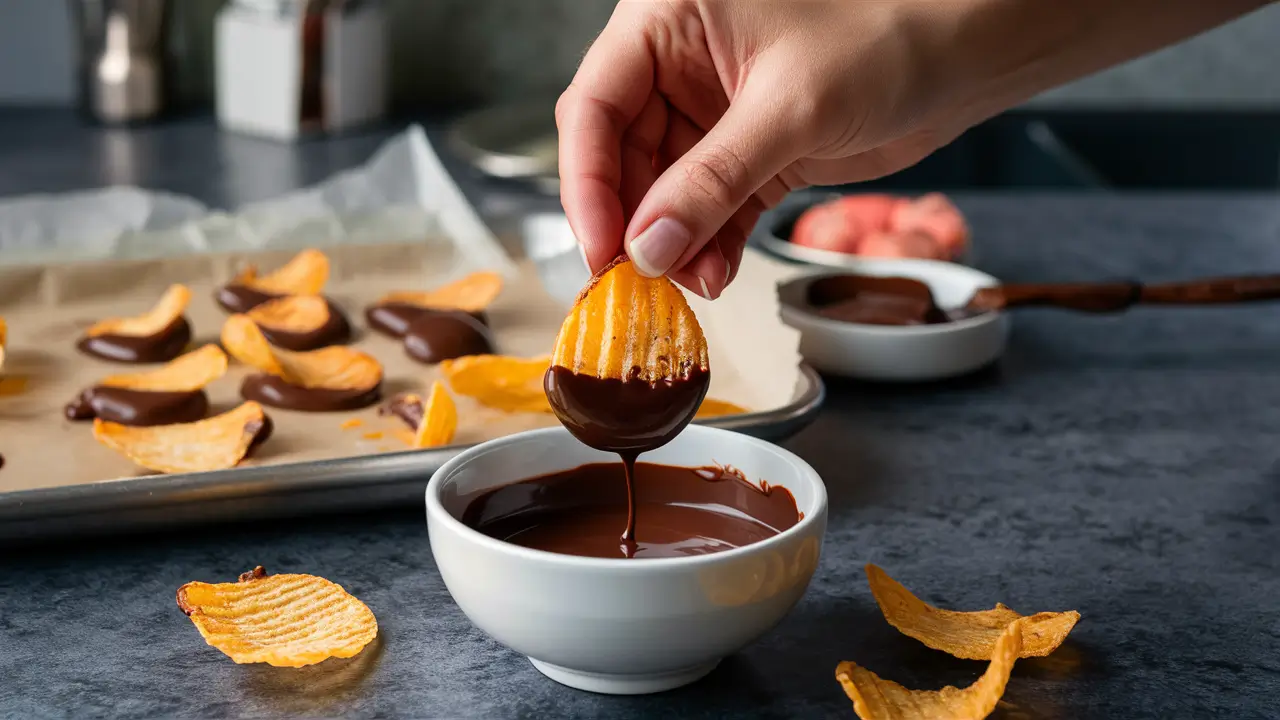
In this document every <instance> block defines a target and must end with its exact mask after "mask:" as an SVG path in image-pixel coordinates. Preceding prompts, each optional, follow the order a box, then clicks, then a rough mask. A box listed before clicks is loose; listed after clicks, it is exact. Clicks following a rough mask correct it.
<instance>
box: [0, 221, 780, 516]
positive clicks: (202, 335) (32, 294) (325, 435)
mask: <svg viewBox="0 0 1280 720" xmlns="http://www.w3.org/2000/svg"><path fill="white" fill-rule="evenodd" d="M327 254H328V255H329V257H330V262H331V275H330V281H329V284H328V286H327V287H326V290H325V292H326V294H327V295H329V296H330V297H331V298H332V299H333V300H334V301H335V302H336V303H337V304H338V305H339V306H340V307H342V308H343V310H344V311H346V313H347V315H348V317H349V318H350V319H351V320H352V322H353V325H354V326H355V327H356V328H357V333H358V335H357V339H356V341H355V342H354V343H353V344H354V345H355V346H356V347H358V348H360V349H362V350H365V351H366V352H369V353H370V354H372V355H373V356H374V357H376V358H378V359H379V360H380V361H381V362H382V363H383V365H384V368H385V380H384V387H383V391H384V395H385V396H386V397H391V396H392V395H395V394H396V393H400V392H410V391H418V392H421V391H424V390H426V389H427V388H428V387H429V386H430V383H431V381H432V380H434V379H437V378H438V377H439V371H438V369H437V368H436V367H430V366H425V365H421V364H419V363H417V362H415V361H413V360H411V359H409V358H408V357H407V356H406V355H405V354H404V352H403V349H402V346H401V344H400V343H399V342H398V341H396V340H394V339H391V338H387V337H384V336H382V335H380V334H377V333H373V332H369V331H367V330H364V327H365V324H364V321H363V309H364V308H365V307H366V306H367V305H368V304H369V303H371V302H373V301H374V300H376V299H377V298H379V297H380V296H382V295H383V294H384V293H386V292H387V291H390V290H400V289H417V288H424V287H433V286H436V285H438V284H441V283H443V282H446V281H448V280H450V279H454V278H457V277H460V276H461V275H463V274H465V273H467V272H470V271H473V270H476V269H479V268H478V262H480V260H478V259H477V258H473V257H469V256H468V254H467V253H466V252H465V248H464V247H460V246H459V245H458V244H456V243H454V242H451V241H449V240H446V239H443V238H435V239H431V238H428V239H425V240H424V241H423V242H420V243H414V244H392V245H383V246H339V247H335V248H330V249H328V250H327ZM290 255H291V253H290V252H266V253H252V254H231V255H193V256H187V257H176V258H162V259H154V260H145V261H115V262H100V263H81V264H68V265H58V266H48V267H44V268H7V269H4V268H0V315H4V316H5V317H6V318H7V319H8V322H9V336H10V337H9V344H8V349H7V360H6V364H5V367H4V369H3V370H2V371H0V372H3V377H4V378H5V379H4V387H5V390H4V394H3V396H0V455H3V457H4V465H3V466H2V467H0V493H6V492H13V491H21V490H34V489H44V488H56V487H65V486H74V485H81V484H86V483H99V482H102V481H109V480H118V479H127V478H136V477H140V476H145V475H150V474H152V473H151V472H150V471H146V470H142V469H140V468H138V467H136V466H135V465H133V464H132V463H131V462H130V461H128V460H126V459H125V458H124V457H122V456H120V455H118V454H117V453H115V452H114V451H112V450H110V449H108V448H106V447H104V446H102V445H100V444H98V443H97V442H96V441H95V440H94V439H93V437H92V433H91V423H85V422H72V421H69V420H66V419H65V418H64V417H63V414H62V413H63V407H64V406H65V404H66V403H67V402H68V401H70V400H71V399H72V398H74V397H75V396H76V395H77V394H78V393H79V392H80V390H82V389H83V388H85V387H88V386H90V385H92V384H94V383H95V382H97V381H98V380H99V379H100V378H101V377H102V376H104V375H107V374H110V373H114V372H121V371H127V370H128V369H129V368H130V367H136V366H122V365H119V364H114V363H108V362H105V361H101V360H98V359H95V358H91V357H88V356H85V355H83V354H81V353H79V352H78V351H77V350H76V348H75V341H76V340H77V338H78V337H79V336H80V334H81V332H82V331H83V329H84V328H85V327H87V326H88V325H90V324H92V323H93V322H95V321H97V320H100V319H102V318H104V317H111V316H122V315H133V314H137V313H140V312H143V311H145V310H147V309H148V308H149V307H150V306H151V305H152V304H153V303H154V301H155V299H156V298H157V297H159V295H160V294H161V292H163V290H164V288H165V287H167V286H168V285H169V284H170V283H175V282H176V283H183V284H185V285H187V286H189V287H190V288H191V289H192V292H193V296H194V297H193V300H192V303H191V306H190V307H189V308H188V312H187V317H188V318H189V320H190V321H191V323H192V325H193V329H194V335H195V343H196V344H201V343H204V342H216V339H217V337H218V333H219V331H220V329H221V325H222V322H223V320H224V319H225V317H226V314H225V313H224V312H223V311H222V310H220V309H219V308H218V307H217V306H216V304H215V303H214V301H213V297H212V295H213V292H214V290H215V289H216V288H217V287H218V286H219V285H221V284H223V283H225V282H227V281H228V280H230V279H231V278H232V277H234V275H235V273H236V272H237V270H238V269H239V268H240V267H242V266H243V265H244V264H245V263H254V264H256V265H258V266H259V267H260V268H264V269H265V268H273V267H276V266H278V265H280V264H282V263H283V262H285V261H286V260H288V258H289V257H290ZM755 260H756V259H755V258H753V259H752V260H751V261H749V263H748V267H747V268H746V270H744V272H746V273H750V274H754V275H756V277H754V279H753V281H752V283H751V286H752V288H751V289H752V292H749V293H746V295H747V296H750V297H754V296H757V295H765V296H768V297H770V298H772V296H773V293H771V292H765V293H761V292H759V290H760V289H761V285H760V284H759V283H762V282H763V283H767V282H769V281H770V280H769V273H770V272H771V270H770V267H769V265H767V264H765V265H758V264H757V263H756V262H755ZM507 275H508V279H507V284H506V286H505V287H504V289H503V292H502V294H501V295H500V296H499V297H498V299H497V300H496V301H495V302H494V304H493V305H492V306H491V307H490V308H489V310H488V311H487V313H488V315H489V319H490V324H491V327H492V329H493V332H494V336H495V340H496V343H497V351H498V352H501V353H505V354H511V355H521V356H536V355H542V354H546V353H549V352H550V350H551V348H552V346H553V344H554V340H555V335H556V332H557V331H558V329H559V326H560V323H561V321H562V320H563V318H564V313H565V309H564V308H563V307H562V306H561V305H560V304H559V303H557V302H556V301H555V300H553V299H552V298H551V296H550V295H548V294H547V293H546V292H545V290H544V289H543V288H542V287H541V285H540V283H539V281H538V279H537V274H536V272H535V270H534V268H533V267H532V266H531V265H529V264H528V263H524V264H521V265H518V266H513V269H512V270H511V271H510V272H508V273H507ZM743 287H744V288H745V287H746V283H743ZM764 287H770V286H769V285H767V284H766V285H764ZM700 302H701V303H702V305H701V306H700V307H697V308H695V312H698V314H699V318H700V319H701V320H702V322H703V324H704V327H705V329H706V332H707V335H708V342H709V345H710V347H711V349H712V351H711V353H712V368H713V371H712V377H713V380H712V389H711V397H715V398H717V399H722V400H728V401H731V402H735V403H737V404H739V405H742V406H744V407H747V408H749V409H750V410H753V411H772V410H777V409H779V408H782V407H783V406H785V405H787V404H788V403H790V402H791V401H792V400H793V399H794V398H795V397H796V378H797V370H796V367H797V361H796V357H795V355H793V354H791V353H789V352H788V351H787V348H786V341H785V340H784V339H781V338H785V337H788V336H789V333H790V330H789V329H788V328H785V326H782V324H781V322H780V321H778V320H776V315H775V317H774V318H773V319H772V320H770V321H767V322H760V323H754V324H752V323H747V324H744V323H741V322H731V321H730V320H729V319H730V318H733V317H736V316H735V315H734V314H733V313H730V312H728V311H729V310H730V309H731V308H730V307H729V306H728V305H727V304H726V305H722V304H721V303H724V302H725V301H724V300H721V301H718V302H717V303H710V304H708V303H705V301H700ZM769 302H776V300H772V301H765V308H766V309H765V310H763V312H769V310H768V309H767V308H768V303H769ZM757 304H759V302H758V301H757ZM771 335H774V336H781V338H780V337H771ZM760 348H770V351H769V352H760ZM248 372H250V370H249V369H248V368H245V367H243V366H240V365H239V364H237V363H233V364H232V367H231V369H230V371H229V372H228V373H227V375H226V376H225V377H224V378H222V379H220V380H218V381H216V382H215V383H213V384H212V385H210V386H209V387H208V388H206V392H207V393H208V394H209V396H210V401H211V403H212V405H213V410H212V411H213V412H221V411H224V410H227V409H230V408H232V407H234V406H235V405H237V404H238V403H239V402H241V399H240V398H239V386H240V381H241V379H242V378H243V377H244V375H245V374H247V373H248ZM15 391H16V392H15ZM456 399H457V403H458V410H459V416H460V422H459V427H458V434H457V438H456V444H458V445H470V444H474V443H478V442H482V441H484V440H488V439H491V438H495V437H500V436H504V435H508V434H511V433H514V432H519V431H522V430H528V429H532V428H536V427H546V426H552V425H555V424H556V422H557V421H556V419H555V417H554V416H552V415H550V414H530V413H522V414H513V413H504V412H500V411H497V410H493V409H490V408H486V407H484V406H481V405H479V404H477V403H475V402H474V401H473V400H471V399H470V398H466V397H461V396H459V397H457V398H456ZM268 414H270V415H271V417H272V418H273V420H275V428H276V429H275V432H274V433H273V436H272V438H271V439H270V440H269V441H268V442H267V443H265V444H263V445H262V446H261V447H260V448H259V449H258V450H257V451H256V452H255V454H254V456H253V457H252V458H251V459H249V460H247V461H246V462H245V463H244V465H246V466H250V467H252V466H263V465H272V466H273V465H283V464H289V463H305V462H310V461H318V460H329V459H334V458H342V457H356V456H367V455H376V454H379V453H388V452H395V451H400V450H404V449H406V447H407V445H406V443H405V440H404V439H403V437H404V436H405V435H406V432H405V430H406V428H404V427H403V426H402V424H401V423H400V422H399V421H398V420H396V419H395V418H392V417H382V416H380V415H379V414H378V410H377V407H376V406H375V407H371V408H367V409H364V410H360V411H353V412H340V413H302V412H294V411H287V410H280V409H275V408H268Z"/></svg>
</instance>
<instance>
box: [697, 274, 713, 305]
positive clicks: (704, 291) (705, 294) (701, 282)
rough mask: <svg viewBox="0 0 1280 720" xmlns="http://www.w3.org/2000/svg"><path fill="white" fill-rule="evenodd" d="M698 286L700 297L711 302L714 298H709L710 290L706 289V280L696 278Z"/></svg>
mask: <svg viewBox="0 0 1280 720" xmlns="http://www.w3.org/2000/svg"><path fill="white" fill-rule="evenodd" d="M698 284H699V285H701V286H702V297H704V298H706V299H707V300H712V299H714V298H712V297H711V290H710V288H708V287H707V281H706V280H703V279H702V278H701V277H699V278H698Z"/></svg>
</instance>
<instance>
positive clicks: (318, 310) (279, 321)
mask: <svg viewBox="0 0 1280 720" xmlns="http://www.w3.org/2000/svg"><path fill="white" fill-rule="evenodd" d="M245 314H246V315H248V316H249V319H250V320H253V321H254V322H255V323H257V324H258V325H260V326H262V327H266V328H270V329H272V330H279V331H281V332H290V333H308V332H312V331H314V330H318V329H320V328H321V327H324V324H325V323H327V322H329V303H328V301H327V300H325V299H324V298H323V297H321V296H319V295H284V296H282V297H278V298H276V299H274V300H268V301H266V302H264V303H262V304H261V305H259V306H257V307H255V308H253V309H252V310H250V311H249V312H247V313H245Z"/></svg>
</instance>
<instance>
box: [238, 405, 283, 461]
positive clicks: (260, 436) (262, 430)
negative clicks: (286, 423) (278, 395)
mask: <svg viewBox="0 0 1280 720" xmlns="http://www.w3.org/2000/svg"><path fill="white" fill-rule="evenodd" d="M244 429H245V430H248V431H249V432H251V433H253V440H252V441H250V442H249V449H248V450H246V451H245V454H244V456H245V457H249V456H250V455H252V454H253V451H254V450H257V449H258V447H259V446H261V445H262V443H264V442H266V441H267V440H269V439H271V433H273V432H275V429H276V424H275V423H274V422H272V421H271V416H270V415H268V414H266V413H263V414H262V422H256V421H255V422H251V423H249V424H248V425H245V426H244Z"/></svg>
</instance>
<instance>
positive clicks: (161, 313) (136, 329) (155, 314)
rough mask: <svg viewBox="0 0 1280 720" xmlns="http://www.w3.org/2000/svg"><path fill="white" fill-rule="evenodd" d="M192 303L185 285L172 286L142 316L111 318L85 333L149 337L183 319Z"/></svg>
mask: <svg viewBox="0 0 1280 720" xmlns="http://www.w3.org/2000/svg"><path fill="white" fill-rule="evenodd" d="M190 303H191V290H190V289H188V288H187V286H185V285H170V286H169V289H168V290H165V292H164V295H162V296H161V297H160V301H159V302H157V303H156V305H155V307H153V308H151V309H150V310H148V311H147V312H145V313H143V314H142V315H138V316H136V317H128V318H110V319H108V320H103V321H102V322H99V323H95V324H93V325H92V326H90V327H89V329H88V330H86V331H85V334H86V335H88V336H89V337H97V336H99V335H124V336H126V337H149V336H151V335H155V334H156V333H158V332H160V331H161V330H164V329H165V328H167V327H169V325H171V324H172V323H173V322H174V321H175V320H177V319H178V318H180V317H182V314H183V313H185V312H186V311H187V305H188V304H190Z"/></svg>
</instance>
